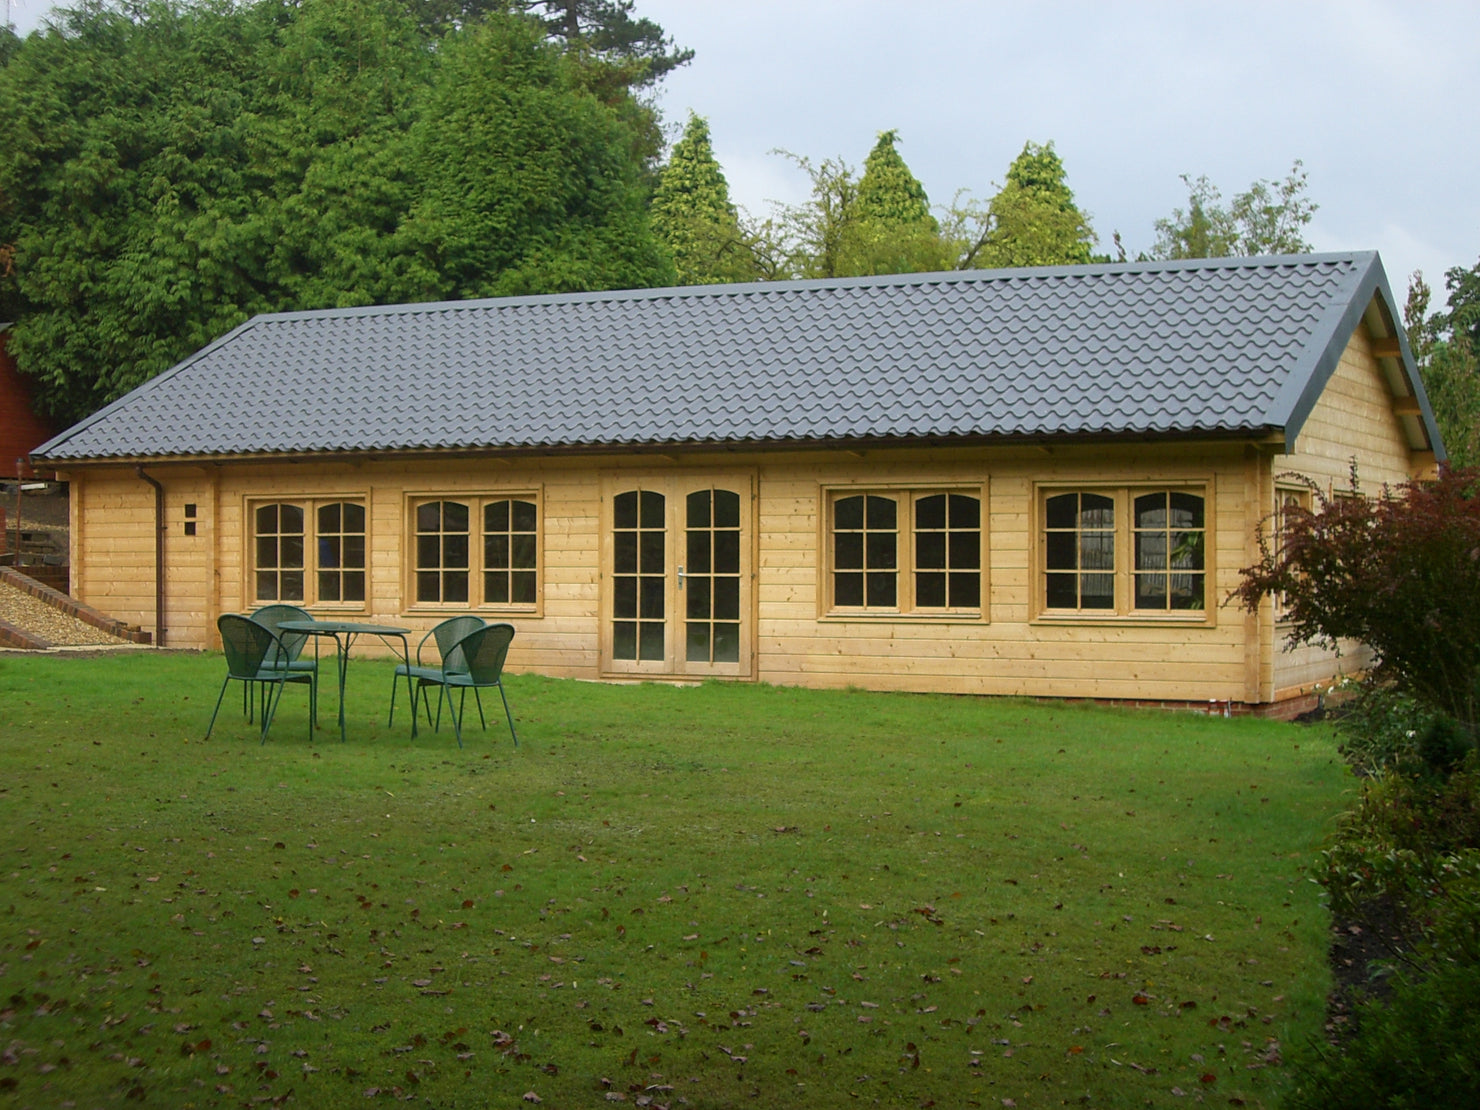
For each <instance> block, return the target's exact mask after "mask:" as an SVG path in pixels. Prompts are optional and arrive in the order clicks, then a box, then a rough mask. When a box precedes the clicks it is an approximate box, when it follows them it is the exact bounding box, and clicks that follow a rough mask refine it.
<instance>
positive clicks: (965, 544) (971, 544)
mask: <svg viewBox="0 0 1480 1110" xmlns="http://www.w3.org/2000/svg"><path fill="white" fill-rule="evenodd" d="M981 565H982V556H981V534H980V533H978V532H952V533H951V569H952V570H976V569H977V568H978V567H980V566H981Z"/></svg>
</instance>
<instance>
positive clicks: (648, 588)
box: [637, 578, 664, 620]
mask: <svg viewBox="0 0 1480 1110" xmlns="http://www.w3.org/2000/svg"><path fill="white" fill-rule="evenodd" d="M638 582H639V583H640V584H641V585H640V587H639V597H638V614H637V615H638V616H640V617H644V618H646V619H648V620H662V619H663V586H664V581H663V579H661V578H639V579H638Z"/></svg>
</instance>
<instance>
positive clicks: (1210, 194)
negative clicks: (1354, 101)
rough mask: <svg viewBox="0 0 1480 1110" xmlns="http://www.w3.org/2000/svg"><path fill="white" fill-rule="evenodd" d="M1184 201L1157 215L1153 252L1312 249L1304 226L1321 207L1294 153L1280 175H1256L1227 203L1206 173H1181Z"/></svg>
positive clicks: (1186, 254)
mask: <svg viewBox="0 0 1480 1110" xmlns="http://www.w3.org/2000/svg"><path fill="white" fill-rule="evenodd" d="M1182 182H1183V184H1184V185H1186V186H1187V207H1186V208H1185V209H1183V208H1174V209H1173V210H1172V214H1171V215H1170V216H1168V217H1166V218H1165V219H1160V220H1157V221H1156V243H1155V245H1154V246H1153V247H1152V248H1151V256H1152V257H1153V258H1162V259H1176V258H1229V257H1234V256H1244V255H1260V254H1303V253H1306V252H1308V251H1310V250H1311V246H1310V244H1309V243H1308V242H1306V240H1305V227H1306V225H1308V224H1309V223H1310V221H1311V217H1312V216H1313V215H1314V214H1315V211H1316V209H1317V208H1318V207H1319V206H1318V205H1317V204H1316V203H1315V202H1314V201H1312V200H1311V199H1310V198H1309V196H1308V195H1307V193H1306V185H1307V182H1306V173H1305V168H1304V165H1303V163H1302V162H1301V161H1300V160H1299V159H1298V158H1297V159H1296V160H1295V163H1294V165H1293V166H1291V167H1290V173H1289V175H1288V176H1287V177H1286V178H1285V180H1284V181H1264V180H1259V181H1255V182H1254V183H1253V184H1252V185H1250V186H1249V188H1248V190H1247V191H1245V192H1242V193H1239V194H1238V195H1237V196H1235V197H1234V198H1233V201H1232V203H1231V204H1229V205H1228V206H1227V207H1226V208H1225V207H1224V206H1223V194H1222V193H1220V192H1219V191H1218V187H1217V186H1216V185H1214V184H1213V183H1212V182H1211V181H1209V180H1208V178H1207V177H1206V176H1201V177H1197V178H1195V179H1194V178H1192V177H1191V176H1189V175H1187V174H1183V175H1182Z"/></svg>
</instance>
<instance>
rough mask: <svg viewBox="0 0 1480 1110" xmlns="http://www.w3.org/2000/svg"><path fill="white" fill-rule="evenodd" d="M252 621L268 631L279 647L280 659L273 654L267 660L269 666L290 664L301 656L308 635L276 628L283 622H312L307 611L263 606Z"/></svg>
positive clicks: (277, 606)
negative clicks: (276, 640)
mask: <svg viewBox="0 0 1480 1110" xmlns="http://www.w3.org/2000/svg"><path fill="white" fill-rule="evenodd" d="M252 619H253V620H254V621H256V622H257V623H258V624H260V625H262V626H263V627H264V628H267V629H270V630H271V631H272V634H273V635H274V636H276V637H277V638H278V643H279V644H280V645H281V649H282V650H281V657H279V655H278V654H277V653H274V654H273V655H272V656H271V657H270V658H269V659H268V660H267V662H268V663H269V664H273V665H275V664H279V663H291V662H293V660H295V659H297V658H298V656H300V655H301V654H303V645H304V644H306V643H308V633H307V632H283V631H282V630H281V629H279V627H278V626H279V625H280V624H282V623H283V621H311V620H313V614H312V613H310V612H309V611H308V610H307V609H300V608H299V607H298V606H296V605H281V604H280V605H264V606H263V607H262V608H261V609H258V610H257V611H256V612H255V613H253V614H252Z"/></svg>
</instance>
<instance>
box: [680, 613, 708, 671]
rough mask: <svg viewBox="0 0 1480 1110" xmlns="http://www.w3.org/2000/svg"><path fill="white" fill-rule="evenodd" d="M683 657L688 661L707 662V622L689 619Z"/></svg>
mask: <svg viewBox="0 0 1480 1110" xmlns="http://www.w3.org/2000/svg"><path fill="white" fill-rule="evenodd" d="M686 648H687V649H686V651H685V653H684V658H685V659H687V660H688V661H689V662H690V663H708V662H709V623H708V622H707V621H689V623H688V635H687V638H686Z"/></svg>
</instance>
